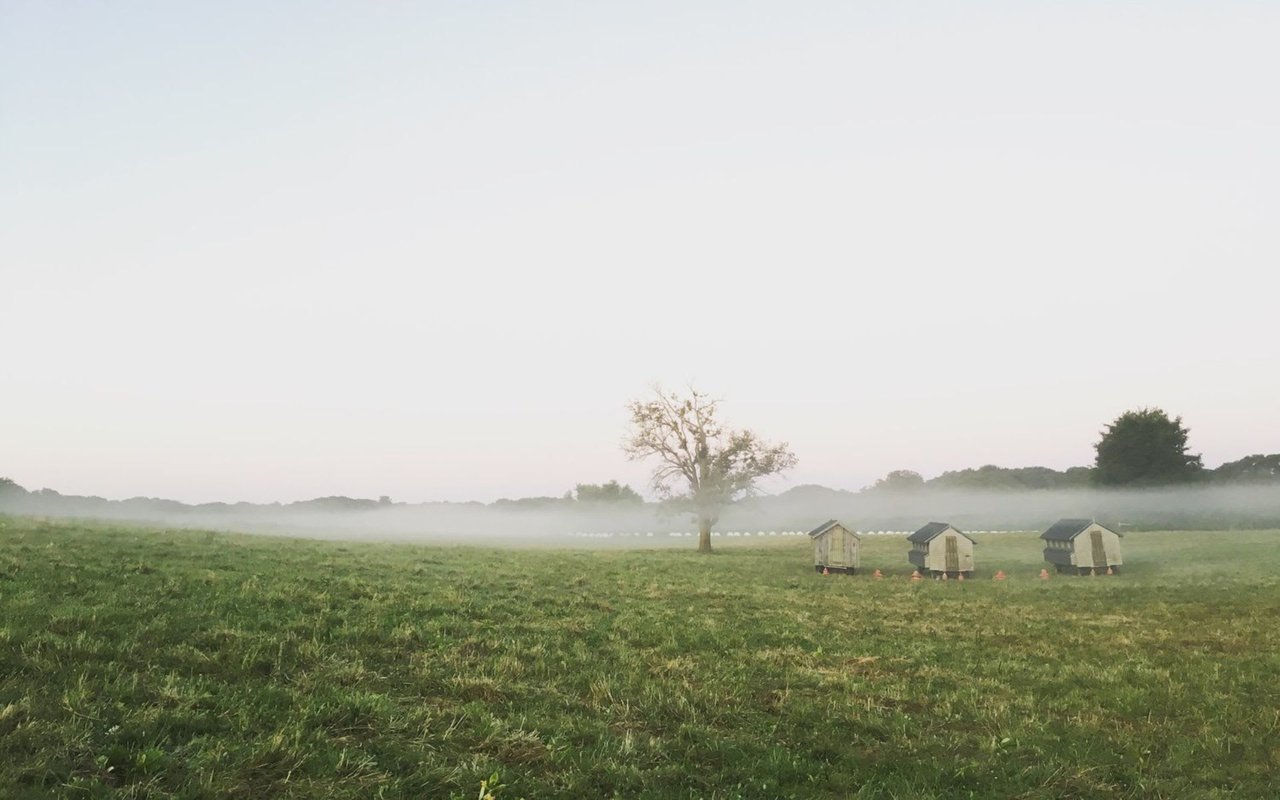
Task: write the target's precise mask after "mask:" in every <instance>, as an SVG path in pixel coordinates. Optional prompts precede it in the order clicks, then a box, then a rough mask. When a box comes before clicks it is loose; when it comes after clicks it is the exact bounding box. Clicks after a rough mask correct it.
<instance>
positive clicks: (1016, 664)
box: [0, 518, 1280, 800]
mask: <svg viewBox="0 0 1280 800" xmlns="http://www.w3.org/2000/svg"><path fill="white" fill-rule="evenodd" d="M0 525H2V527H0V613H2V617H0V797H4V798H27V797H111V798H124V797H129V798H143V797H146V798H164V797H183V798H187V797H190V798H231V797H235V798H258V797H293V798H304V797H305V798H310V797H316V798H435V797H467V798H474V797H476V796H477V793H478V791H479V790H480V785H481V781H482V780H485V779H487V778H488V777H489V776H491V775H493V774H494V773H497V775H498V783H499V784H500V785H499V786H498V787H496V788H494V787H491V789H490V790H491V792H492V794H493V795H494V797H496V798H497V799H498V800H505V799H506V798H518V797H526V798H544V797H583V798H605V797H615V796H617V797H719V798H729V797H797V798H808V797H896V798H921V797H1028V798H1061V797H1081V798H1085V797H1090V798H1091V797H1132V798H1160V797H1168V798H1183V797H1188V798H1205V797H1274V796H1276V793H1277V786H1278V785H1280V784H1278V780H1280V533H1277V532H1248V533H1205V534H1193V533H1141V534H1139V533H1134V534H1130V535H1128V536H1127V537H1126V538H1125V540H1124V546H1125V555H1126V566H1127V568H1126V572H1125V574H1124V575H1123V576H1118V577H1111V578H1108V577H1098V578H1075V577H1062V576H1056V575H1055V576H1054V577H1053V578H1052V579H1051V580H1049V581H1047V582H1042V581H1040V580H1038V579H1037V578H1036V575H1037V573H1038V571H1039V569H1040V567H1041V566H1042V563H1041V559H1040V550H1039V543H1038V542H1037V540H1036V539H1035V537H1034V536H1022V535H1018V536H1013V535H1000V536H989V537H985V538H983V537H979V547H978V551H977V559H978V569H979V574H980V576H989V575H990V574H991V573H992V572H993V571H994V570H995V569H996V568H1003V569H1004V570H1006V571H1007V572H1009V573H1010V576H1011V577H1010V579H1009V580H1008V581H1006V582H1004V583H995V582H992V581H991V580H989V579H985V577H984V579H975V580H970V581H965V582H963V583H957V582H955V581H950V582H948V583H945V584H943V583H933V582H924V583H921V584H912V583H911V582H910V581H908V580H906V579H905V577H904V576H905V575H906V573H907V569H906V567H905V553H906V547H905V545H904V543H903V541H902V540H901V539H899V538H896V537H894V538H888V537H881V538H876V537H871V538H868V539H866V540H865V543H864V554H863V564H864V567H866V568H867V569H868V570H871V569H874V568H876V567H880V568H882V569H884V570H885V571H886V572H892V573H894V574H893V575H892V576H890V577H887V578H886V579H884V580H881V581H876V580H874V579H872V578H869V577H863V576H858V577H844V576H831V577H826V578H824V577H820V576H817V575H815V574H814V573H813V568H812V566H811V554H810V550H809V546H808V542H807V540H803V539H787V540H778V541H774V540H769V541H762V540H758V539H757V540H744V541H742V542H733V543H725V544H724V545H723V546H722V548H721V552H720V553H719V554H718V555H715V556H711V557H700V556H698V555H696V554H695V553H693V552H686V551H683V550H673V549H671V548H661V549H654V550H630V551H627V550H618V549H610V550H603V551H590V550H562V551H555V550H500V551H489V550H485V549H480V548H466V547H418V546H407V545H363V544H347V543H341V542H318V541H309V540H295V539H277V538H255V537H249V536H239V535H223V534H214V533H203V532H189V531H163V530H150V529H144V528H125V527H118V526H108V525H93V524H86V523H66V524H60V523H48V522H34V521H30V520H22V519H12V518H11V519H0ZM691 549H692V545H690V550H691Z"/></svg>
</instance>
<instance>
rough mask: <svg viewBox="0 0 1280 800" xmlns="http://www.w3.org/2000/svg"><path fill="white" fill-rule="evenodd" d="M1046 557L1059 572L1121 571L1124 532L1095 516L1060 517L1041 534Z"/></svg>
mask: <svg viewBox="0 0 1280 800" xmlns="http://www.w3.org/2000/svg"><path fill="white" fill-rule="evenodd" d="M1040 538H1041V539H1044V560H1045V561H1048V562H1049V563H1050V564H1053V565H1054V566H1055V567H1057V569H1058V572H1068V573H1074V574H1077V575H1089V574H1093V573H1095V572H1099V573H1101V572H1106V571H1107V570H1108V569H1110V570H1111V571H1112V572H1119V571H1120V565H1121V563H1123V562H1122V561H1121V559H1120V534H1118V533H1116V532H1115V531H1113V530H1111V529H1110V528H1108V527H1106V526H1105V525H1100V524H1098V523H1097V522H1094V521H1093V520H1091V519H1060V520H1058V521H1057V522H1055V523H1053V525H1052V526H1051V527H1050V528H1049V530H1047V531H1045V532H1044V533H1042V534H1040Z"/></svg>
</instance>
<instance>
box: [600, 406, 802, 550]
mask: <svg viewBox="0 0 1280 800" xmlns="http://www.w3.org/2000/svg"><path fill="white" fill-rule="evenodd" d="M719 404H720V401H719V400H715V399H712V398H711V397H710V396H708V395H706V394H703V393H702V392H699V391H697V390H696V389H690V390H689V393H688V395H685V396H681V395H679V394H676V393H674V392H666V391H664V390H663V389H662V388H661V387H654V390H653V397H651V398H649V399H647V400H635V401H632V402H631V403H629V404H628V405H627V409H628V410H629V411H630V412H631V433H630V436H629V437H628V438H627V440H626V441H625V443H624V444H623V450H625V451H626V453H627V455H628V456H629V457H630V458H631V459H632V460H638V459H647V458H653V459H656V460H657V464H656V466H655V467H654V470H653V490H654V492H655V493H656V494H657V495H658V497H660V498H662V499H664V500H668V501H669V502H671V503H672V504H673V505H676V506H677V507H680V508H683V509H685V510H688V511H689V512H690V513H692V514H693V515H694V517H695V518H696V519H697V521H698V550H699V552H704V553H709V552H711V526H712V525H714V524H715V523H716V519H717V518H718V516H719V513H720V510H721V509H722V508H724V507H725V506H726V505H728V504H729V503H731V502H733V501H734V500H736V499H739V498H741V497H743V496H745V495H748V494H750V493H752V492H754V491H755V488H756V481H758V480H759V479H760V478H763V477H765V476H766V475H773V474H776V473H779V472H783V471H785V470H788V469H790V468H791V467H793V466H795V464H796V457H795V454H793V453H792V452H791V451H790V450H789V449H788V447H787V445H786V444H785V443H784V444H770V443H767V442H765V441H763V440H761V439H760V437H759V436H757V435H756V434H755V433H753V432H752V431H749V430H738V429H733V428H729V427H726V426H725V425H723V424H722V423H721V422H720V420H719V419H718V417H717V415H718V413H719Z"/></svg>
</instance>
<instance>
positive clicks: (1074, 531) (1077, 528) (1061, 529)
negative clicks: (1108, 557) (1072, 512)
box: [1040, 519, 1120, 542]
mask: <svg viewBox="0 0 1280 800" xmlns="http://www.w3.org/2000/svg"><path fill="white" fill-rule="evenodd" d="M1093 523H1094V520H1091V519H1060V520H1058V521H1057V522H1055V523H1053V525H1051V526H1050V527H1049V530H1047V531H1045V532H1044V533H1042V534H1040V538H1041V539H1053V540H1057V541H1062V542H1069V541H1071V540H1072V539H1074V538H1076V537H1077V536H1079V535H1080V534H1081V533H1083V532H1084V530H1085V529H1086V528H1088V527H1089V526H1090V525H1092V524H1093ZM1102 527H1104V528H1106V529H1107V530H1109V531H1110V530H1111V529H1110V528H1107V526H1105V525H1103V526H1102ZM1111 532H1112V533H1116V532H1115V531H1111ZM1116 535H1117V536H1119V535H1120V534H1118V533H1116Z"/></svg>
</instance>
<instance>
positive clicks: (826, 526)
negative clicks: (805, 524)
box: [809, 519, 848, 536]
mask: <svg viewBox="0 0 1280 800" xmlns="http://www.w3.org/2000/svg"><path fill="white" fill-rule="evenodd" d="M839 524H840V521H839V520H834V519H829V520H827V521H826V522H824V523H822V524H821V525H819V526H818V527H816V528H814V529H813V530H811V531H809V535H810V536H821V535H822V534H824V533H826V532H827V531H829V530H831V529H832V528H834V527H836V526H837V525H839ZM842 527H843V526H842ZM845 530H848V528H845Z"/></svg>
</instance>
